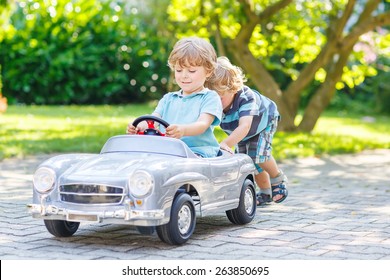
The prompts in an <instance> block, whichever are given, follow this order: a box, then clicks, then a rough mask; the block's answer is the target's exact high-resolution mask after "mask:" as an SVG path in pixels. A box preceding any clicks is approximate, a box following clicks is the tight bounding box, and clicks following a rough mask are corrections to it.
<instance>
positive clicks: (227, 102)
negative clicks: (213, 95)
mask: <svg viewBox="0 0 390 280" xmlns="http://www.w3.org/2000/svg"><path fill="white" fill-rule="evenodd" d="M218 94H219V97H221V102H222V108H223V109H228V108H230V106H231V105H232V103H233V99H234V95H235V92H231V91H224V92H218Z"/></svg>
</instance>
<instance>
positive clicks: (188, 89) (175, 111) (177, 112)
mask: <svg viewBox="0 0 390 280" xmlns="http://www.w3.org/2000/svg"><path fill="white" fill-rule="evenodd" d="M216 62H217V55H216V52H215V50H214V47H213V46H212V45H211V44H210V43H209V42H207V41H206V40H204V39H201V38H197V37H191V38H184V39H181V40H179V41H178V42H177V43H176V44H175V46H174V48H173V50H172V52H171V54H170V56H169V58H168V65H169V67H170V68H171V70H172V71H174V73H175V80H176V83H177V84H178V85H179V87H180V90H179V91H175V92H169V93H167V94H165V95H164V96H163V98H162V99H161V100H160V101H159V103H158V105H157V107H156V109H155V110H154V112H153V115H155V116H157V117H160V118H162V119H163V120H165V121H166V122H168V123H169V124H170V126H168V127H167V128H166V131H165V134H166V136H168V137H172V138H178V139H181V140H182V141H183V142H185V143H186V144H187V145H188V146H189V148H190V149H191V150H192V151H193V152H194V153H195V154H197V155H199V156H201V157H215V156H217V154H218V152H219V149H220V147H219V144H218V141H217V139H216V138H215V136H214V134H213V129H214V126H216V125H219V124H220V122H221V116H222V105H221V100H220V98H219V96H218V94H217V93H216V92H215V91H213V90H209V89H208V88H205V87H204V83H205V81H206V80H207V79H208V78H209V77H210V76H211V75H212V74H213V72H214V70H215V68H216ZM145 128H146V126H145V123H140V124H139V125H138V126H137V127H134V126H133V125H132V124H131V123H129V124H128V127H127V133H129V134H135V133H137V131H143V130H144V129H145Z"/></svg>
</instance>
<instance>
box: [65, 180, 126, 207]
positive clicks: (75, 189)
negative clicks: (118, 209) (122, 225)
mask: <svg viewBox="0 0 390 280" xmlns="http://www.w3.org/2000/svg"><path fill="white" fill-rule="evenodd" d="M124 196H125V191H124V188H122V187H114V186H107V185H98V184H72V185H61V186H60V199H61V201H64V202H71V203H78V204H119V203H121V202H122V200H123V198H124Z"/></svg>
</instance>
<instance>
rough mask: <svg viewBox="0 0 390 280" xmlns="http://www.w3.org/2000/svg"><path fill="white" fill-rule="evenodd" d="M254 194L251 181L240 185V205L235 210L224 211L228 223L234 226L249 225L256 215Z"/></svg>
mask: <svg viewBox="0 0 390 280" xmlns="http://www.w3.org/2000/svg"><path fill="white" fill-rule="evenodd" d="M256 207H257V206H256V192H255V187H254V184H253V182H252V181H251V180H249V179H246V180H245V181H244V184H243V185H242V189H241V194H240V203H239V204H238V207H237V208H236V209H232V210H228V211H226V216H227V217H228V219H229V221H231V222H232V223H233V224H236V225H244V224H247V223H250V222H251V221H252V220H253V218H254V217H255V215H256Z"/></svg>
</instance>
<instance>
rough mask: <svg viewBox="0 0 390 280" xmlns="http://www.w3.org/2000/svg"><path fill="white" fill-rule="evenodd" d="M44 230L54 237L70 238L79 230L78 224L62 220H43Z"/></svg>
mask: <svg viewBox="0 0 390 280" xmlns="http://www.w3.org/2000/svg"><path fill="white" fill-rule="evenodd" d="M44 222H45V226H46V229H47V230H48V231H49V232H50V233H51V234H52V235H54V236H56V237H69V236H72V235H73V234H74V233H75V232H76V231H77V229H78V228H79V225H80V223H79V222H68V221H62V220H44Z"/></svg>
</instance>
